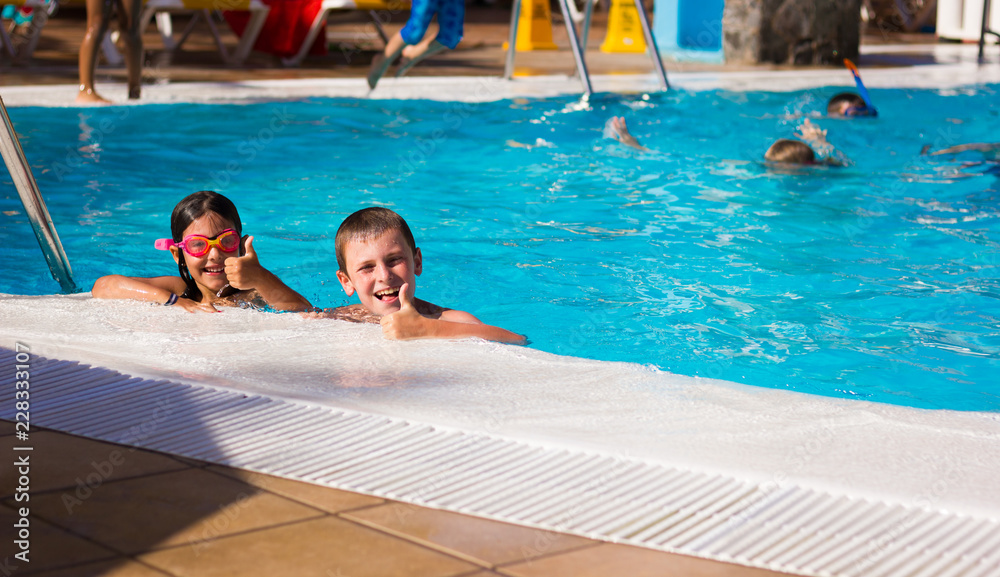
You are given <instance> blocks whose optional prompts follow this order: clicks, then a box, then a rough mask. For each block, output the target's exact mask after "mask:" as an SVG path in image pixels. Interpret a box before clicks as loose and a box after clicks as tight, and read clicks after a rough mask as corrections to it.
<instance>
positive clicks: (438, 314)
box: [414, 299, 482, 323]
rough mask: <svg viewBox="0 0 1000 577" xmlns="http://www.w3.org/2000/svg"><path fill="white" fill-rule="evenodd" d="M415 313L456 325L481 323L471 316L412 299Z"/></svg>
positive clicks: (463, 312)
mask: <svg viewBox="0 0 1000 577" xmlns="http://www.w3.org/2000/svg"><path fill="white" fill-rule="evenodd" d="M414 300H415V301H416V302H415V306H416V309H417V312H419V313H420V314H422V315H423V316H425V317H428V318H432V319H440V320H443V321H451V322H456V323H481V322H482V321H480V320H479V319H477V318H476V317H474V316H472V315H471V314H469V313H467V312H465V311H460V310H456V309H449V308H445V307H442V306H438V305H436V304H434V303H429V302H427V301H422V300H420V299H414Z"/></svg>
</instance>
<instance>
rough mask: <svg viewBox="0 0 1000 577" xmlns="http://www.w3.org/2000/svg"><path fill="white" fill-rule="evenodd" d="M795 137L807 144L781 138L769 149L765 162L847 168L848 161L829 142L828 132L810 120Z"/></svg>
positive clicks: (803, 124) (804, 123)
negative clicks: (827, 138)
mask: <svg viewBox="0 0 1000 577" xmlns="http://www.w3.org/2000/svg"><path fill="white" fill-rule="evenodd" d="M795 136H798V137H799V138H801V139H802V140H804V141H805V142H801V141H798V140H791V139H788V138H781V139H779V140H778V141H776V142H775V143H774V144H772V145H771V147H770V148H768V149H767V152H765V153H764V160H766V161H768V162H780V163H783V164H802V165H808V164H825V165H827V166H847V164H848V161H847V159H846V158H845V157H844V156H843V155H842V154H841V153H840V151H838V150H837V149H836V148H834V147H833V145H832V144H830V143H829V142H827V140H826V131H825V130H823V129H822V128H820V127H819V126H817V125H815V124H813V123H812V122H809V119H808V118H807V119H806V120H805V122H803V123H802V125H801V126H799V132H798V133H796V135H795ZM807 143H808V144H807ZM810 145H811V146H810ZM813 148H815V150H813Z"/></svg>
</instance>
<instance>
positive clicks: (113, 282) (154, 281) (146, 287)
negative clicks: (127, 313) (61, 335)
mask: <svg viewBox="0 0 1000 577" xmlns="http://www.w3.org/2000/svg"><path fill="white" fill-rule="evenodd" d="M186 288H187V287H186V286H185V284H184V281H183V280H181V278H180V277H176V276H158V277H153V278H140V277H131V276H122V275H118V274H112V275H108V276H102V277H101V278H99V279H97V281H96V282H95V283H94V288H93V289H91V293H92V294H93V295H94V298H97V299H130V300H134V301H142V302H147V303H155V304H159V305H163V304H166V303H168V302H170V301H171V300H173V299H174V297H175V296H176V297H177V298H176V300H175V302H174V304H176V305H177V306H179V307H181V308H182V309H184V310H186V311H188V312H194V311H203V312H218V311H217V310H216V309H215V307H213V306H212V305H210V304H208V303H197V302H194V301H193V300H190V299H185V298H180V295H181V294H184V290H185V289H186Z"/></svg>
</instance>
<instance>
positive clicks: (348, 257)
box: [312, 207, 525, 344]
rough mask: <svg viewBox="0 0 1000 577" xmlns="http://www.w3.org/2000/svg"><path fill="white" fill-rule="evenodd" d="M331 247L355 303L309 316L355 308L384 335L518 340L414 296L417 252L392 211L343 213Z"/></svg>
mask: <svg viewBox="0 0 1000 577" xmlns="http://www.w3.org/2000/svg"><path fill="white" fill-rule="evenodd" d="M335 248H336V252H337V265H338V267H339V270H337V279H338V280H340V284H341V286H342V287H343V288H344V292H346V293H347V296H352V295H353V294H354V293H357V294H358V298H359V299H361V304H360V305H351V306H348V307H341V308H339V309H330V310H327V311H324V312H322V313H319V314H314V315H312V316H318V317H321V318H338V319H345V318H349V317H350V316H351V315H352V314H356V315H357V317H356V318H355V320H363V321H367V322H379V323H381V325H382V333H383V334H384V335H385V336H386V337H387V338H390V339H399V340H407V339H425V338H439V339H458V338H466V337H479V338H482V339H486V340H490V341H498V342H502V343H514V344H524V342H525V338H524V337H523V336H521V335H518V334H515V333H512V332H510V331H508V330H505V329H502V328H500V327H494V326H490V325H487V324H483V322H482V321H480V320H479V319H477V318H476V317H474V316H472V315H471V314H469V313H467V312H464V311H459V310H455V309H449V308H444V307H440V306H438V305H435V304H432V303H429V302H427V301H424V300H421V299H418V298H415V297H414V293H415V292H416V288H417V282H416V277H417V276H419V275H420V273H421V272H423V257H422V255H421V254H420V249H419V248H417V246H416V243H415V241H414V240H413V233H412V232H410V227H409V226H407V224H406V221H405V220H403V217H401V216H399V215H398V214H396V213H395V212H393V211H391V210H389V209H387V208H382V207H370V208H365V209H362V210H359V211H357V212H355V213H354V214H352V215H350V216H348V217H347V218H346V219H344V222H343V223H342V224H341V225H340V228H339V229H338V230H337V237H336V240H335ZM358 317H360V318H358Z"/></svg>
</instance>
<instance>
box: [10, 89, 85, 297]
mask: <svg viewBox="0 0 1000 577" xmlns="http://www.w3.org/2000/svg"><path fill="white" fill-rule="evenodd" d="M0 115H2V116H3V130H0V153H2V154H3V161H4V163H5V164H6V165H7V170H9V171H10V177H11V178H12V179H13V180H14V186H15V187H16V188H17V194H18V196H20V197H21V204H23V205H24V211H25V213H26V214H27V215H28V220H30V221H31V228H32V229H34V231H35V238H37V239H38V246H40V247H41V248H42V254H44V255H45V262H46V263H48V265H49V271H51V272H52V278H54V279H55V280H56V282H58V283H59V286H61V287H62V290H63V292H64V293H72V292H77V288H76V284H75V283H74V282H73V271H72V270H71V269H70V267H69V260H68V259H67V258H66V251H64V250H63V247H62V243H61V242H59V235H58V234H56V227H55V225H54V224H52V217H50V216H49V211H48V209H47V208H45V201H44V200H43V199H42V193H41V191H40V190H38V183H36V182H35V177H34V176H33V175H32V174H31V166H30V165H29V164H28V160H27V159H26V158H25V157H24V150H22V149H21V141H19V140H18V139H17V133H15V132H14V125H13V124H11V122H10V116H8V115H7V107H6V106H5V105H4V103H3V98H0Z"/></svg>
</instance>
